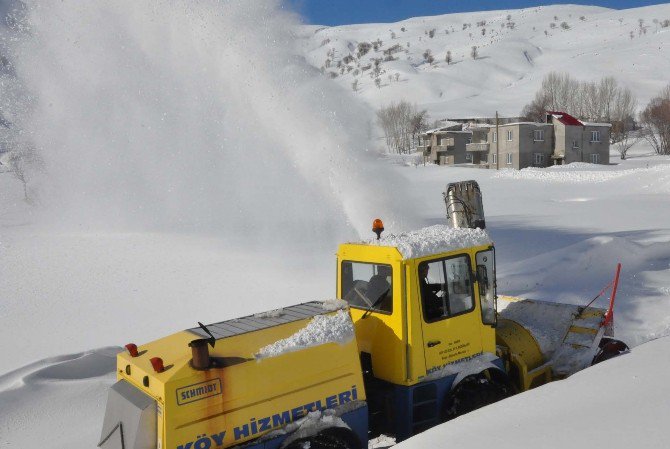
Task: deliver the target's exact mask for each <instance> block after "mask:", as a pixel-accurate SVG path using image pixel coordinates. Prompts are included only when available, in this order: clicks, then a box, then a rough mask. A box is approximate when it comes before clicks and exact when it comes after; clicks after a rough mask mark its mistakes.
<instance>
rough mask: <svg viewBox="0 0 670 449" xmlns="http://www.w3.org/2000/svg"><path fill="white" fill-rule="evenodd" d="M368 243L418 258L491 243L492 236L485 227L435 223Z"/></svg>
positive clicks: (388, 235)
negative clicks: (475, 227) (454, 226)
mask: <svg viewBox="0 0 670 449" xmlns="http://www.w3.org/2000/svg"><path fill="white" fill-rule="evenodd" d="M363 243H365V244H367V245H380V246H391V247H395V248H398V251H400V254H402V257H403V259H416V258H419V257H424V256H430V255H432V254H438V253H446V252H448V251H454V250H457V249H462V248H470V247H473V246H483V245H489V244H491V237H489V234H488V232H486V231H484V230H483V229H479V228H477V229H469V228H458V229H455V228H451V227H449V226H447V225H434V226H429V227H427V228H423V229H419V230H416V231H409V232H403V233H400V234H387V235H385V236H384V235H383V236H382V238H381V239H379V240H377V239H370V240H366V241H364V242H363Z"/></svg>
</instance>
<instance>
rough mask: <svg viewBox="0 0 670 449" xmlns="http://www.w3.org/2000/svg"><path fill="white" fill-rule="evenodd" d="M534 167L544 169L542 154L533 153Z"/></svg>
mask: <svg viewBox="0 0 670 449" xmlns="http://www.w3.org/2000/svg"><path fill="white" fill-rule="evenodd" d="M534 156H535V165H537V166H540V167H544V154H542V153H535V154H534Z"/></svg>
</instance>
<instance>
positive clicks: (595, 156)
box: [591, 153, 600, 164]
mask: <svg viewBox="0 0 670 449" xmlns="http://www.w3.org/2000/svg"><path fill="white" fill-rule="evenodd" d="M591 163H592V164H599V163H600V155H599V154H597V153H594V154H592V155H591Z"/></svg>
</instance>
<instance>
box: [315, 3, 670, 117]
mask: <svg viewBox="0 0 670 449" xmlns="http://www.w3.org/2000/svg"><path fill="white" fill-rule="evenodd" d="M640 20H642V25H640ZM666 20H668V22H665V21H666ZM669 24H670V5H668V4H665V5H657V6H649V7H644V8H637V9H626V10H610V9H606V8H599V7H591V6H577V5H560V6H543V7H536V8H528V9H520V10H509V11H487V12H474V13H462V14H449V15H443V16H434V17H417V18H412V19H408V20H404V21H402V22H397V23H384V24H366V25H347V26H339V27H329V28H323V27H309V28H307V29H305V30H304V31H303V51H304V52H305V54H306V57H307V59H308V61H309V62H310V63H311V64H312V65H313V66H314V67H317V68H319V69H321V68H322V67H323V70H324V72H325V74H326V76H336V75H337V76H336V77H335V78H334V81H335V82H337V83H339V84H341V85H342V86H343V87H345V88H346V89H348V90H352V83H353V82H355V81H356V80H358V85H357V89H358V94H357V95H358V96H359V97H360V98H361V99H362V100H364V101H365V102H366V103H368V104H370V105H371V106H373V107H374V108H376V109H377V108H379V107H380V106H383V105H387V104H388V103H390V102H392V101H398V99H405V100H408V101H410V102H413V103H417V104H418V105H419V106H420V107H422V108H427V109H428V111H429V113H430V115H431V117H432V118H434V119H442V118H447V117H482V116H485V117H491V116H493V115H495V111H496V110H498V111H499V112H500V113H501V114H502V115H507V116H515V115H518V114H519V113H520V111H521V109H522V107H523V105H524V104H526V103H528V102H529V101H530V100H531V99H532V98H533V95H534V94H535V92H536V91H537V90H538V88H539V87H540V83H541V81H542V78H543V77H544V75H545V74H547V73H548V72H551V71H565V72H569V73H570V74H571V75H572V76H573V77H574V78H576V79H579V80H584V81H587V80H588V81H592V80H599V79H600V78H602V77H603V76H614V77H615V78H616V79H617V80H618V81H619V82H620V83H622V84H623V85H625V86H627V87H629V88H630V89H631V90H632V91H633V93H634V94H635V95H637V97H638V99H639V101H640V104H642V103H646V102H647V101H648V100H649V98H651V97H652V96H654V95H656V94H657V92H658V91H659V90H660V89H661V88H662V87H664V86H665V84H666V83H667V76H661V74H664V73H668V72H669V71H670V58H668V54H670V26H668V25H669ZM664 25H665V27H664ZM431 36H432V37H431ZM631 36H632V37H631ZM377 40H379V41H381V45H379V46H378V48H377V50H375V49H374V48H371V49H370V50H369V52H367V53H366V54H365V55H361V56H360V57H359V44H361V43H371V44H372V43H374V42H375V41H377ZM473 46H476V47H477V53H478V57H477V59H476V60H475V59H473V58H472V57H471V52H472V47H473ZM394 47H395V49H394ZM389 50H391V51H390V52H389ZM426 50H430V53H431V54H432V56H433V57H434V62H433V63H432V64H429V63H428V62H426V58H425V57H424V53H425V52H426ZM448 51H450V52H451V57H452V61H451V63H450V64H447V63H446V62H445V58H446V54H447V52H448ZM385 52H386V53H385ZM387 54H391V55H392V56H393V58H394V60H393V61H383V62H381V65H380V69H381V74H380V75H379V77H380V80H381V88H377V87H376V86H375V83H374V78H373V77H372V76H371V73H372V72H373V71H374V64H373V59H383V58H386V57H387ZM349 55H351V58H353V59H351V60H350V59H349V58H348V56H349ZM327 60H329V61H328V63H327V62H326V61H327ZM326 65H329V67H326ZM396 77H397V81H396Z"/></svg>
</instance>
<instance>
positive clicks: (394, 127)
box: [377, 100, 428, 153]
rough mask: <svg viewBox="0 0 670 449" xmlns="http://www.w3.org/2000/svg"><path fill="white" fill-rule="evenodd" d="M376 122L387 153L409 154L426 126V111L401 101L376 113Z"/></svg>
mask: <svg viewBox="0 0 670 449" xmlns="http://www.w3.org/2000/svg"><path fill="white" fill-rule="evenodd" d="M377 121H378V123H379V126H381V128H382V130H383V131H384V136H385V138H386V147H387V148H388V150H389V152H392V153H409V152H410V151H411V150H412V148H413V147H414V146H415V145H414V143H415V142H416V140H417V138H418V137H419V134H420V133H421V132H423V131H425V129H426V128H427V126H428V111H426V110H425V109H423V110H418V109H417V107H416V105H413V104H411V103H409V102H407V101H404V100H403V101H400V102H398V103H391V104H390V105H389V106H387V107H384V108H381V109H380V110H379V111H377Z"/></svg>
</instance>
